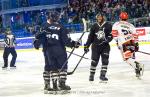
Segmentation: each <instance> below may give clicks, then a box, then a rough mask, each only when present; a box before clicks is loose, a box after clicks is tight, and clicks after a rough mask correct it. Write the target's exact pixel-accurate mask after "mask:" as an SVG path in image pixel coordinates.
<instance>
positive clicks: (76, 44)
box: [72, 41, 81, 48]
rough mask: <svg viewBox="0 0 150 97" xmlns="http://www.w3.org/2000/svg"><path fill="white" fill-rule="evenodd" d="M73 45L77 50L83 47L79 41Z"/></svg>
mask: <svg viewBox="0 0 150 97" xmlns="http://www.w3.org/2000/svg"><path fill="white" fill-rule="evenodd" d="M72 44H73V47H75V48H79V46H80V45H81V43H80V42H78V41H72Z"/></svg>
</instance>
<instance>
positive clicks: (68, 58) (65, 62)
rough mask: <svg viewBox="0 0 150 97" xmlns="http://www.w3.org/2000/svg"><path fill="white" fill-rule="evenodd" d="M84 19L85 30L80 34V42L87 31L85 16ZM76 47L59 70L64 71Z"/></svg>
mask: <svg viewBox="0 0 150 97" xmlns="http://www.w3.org/2000/svg"><path fill="white" fill-rule="evenodd" d="M82 21H83V25H84V31H83V33H82V35H81V36H80V38H79V39H78V42H79V41H80V40H81V39H82V37H83V35H84V34H85V32H86V31H87V24H86V20H85V19H84V18H82ZM74 50H75V47H74V48H73V49H72V51H71V52H70V54H69V55H68V57H67V60H66V61H65V62H64V64H63V65H62V67H61V69H60V70H59V72H61V71H62V69H63V68H64V66H65V65H66V64H67V62H68V60H69V58H70V57H71V55H72V53H73V52H74Z"/></svg>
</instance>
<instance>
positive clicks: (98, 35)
mask: <svg viewBox="0 0 150 97" xmlns="http://www.w3.org/2000/svg"><path fill="white" fill-rule="evenodd" d="M95 34H96V35H97V39H99V40H100V39H104V38H105V33H104V30H103V31H102V30H100V31H98V32H97V33H95Z"/></svg>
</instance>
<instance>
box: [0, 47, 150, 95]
mask: <svg viewBox="0 0 150 97" xmlns="http://www.w3.org/2000/svg"><path fill="white" fill-rule="evenodd" d="M149 48H150V45H147V46H142V48H140V50H142V51H145V52H149V53H150V49H149ZM17 53H18V57H17V62H16V65H17V69H16V70H9V69H8V70H1V69H0V97H150V56H149V55H144V54H141V53H137V54H136V56H137V60H138V61H140V62H141V63H143V64H145V72H144V75H143V77H142V79H141V80H138V79H137V78H136V77H135V73H134V69H133V68H132V67H131V66H129V65H128V64H126V63H125V62H123V61H122V58H121V55H120V52H119V50H118V49H117V48H116V47H112V48H111V52H110V62H109V68H108V73H107V76H108V78H109V81H108V83H107V84H104V83H99V72H100V66H101V61H100V63H99V65H98V67H97V71H96V75H95V81H94V82H93V83H90V82H89V81H88V77H89V67H90V60H86V59H83V60H82V62H81V63H80V65H79V67H78V68H77V70H76V71H75V73H74V74H73V75H69V76H68V79H67V84H68V85H70V86H71V88H72V90H71V93H70V94H66V95H50V94H44V93H43V86H44V85H43V78H42V73H43V67H44V60H43V54H42V51H41V50H40V51H37V50H30V51H29V50H26V51H20V50H17ZM74 53H77V54H80V55H82V54H83V49H82V48H81V49H78V50H76V51H75V52H74ZM0 57H1V59H0V66H2V65H3V59H2V53H0ZM86 57H88V58H90V52H89V53H88V54H87V55H86ZM10 59H11V56H10V57H9V60H10ZM78 60H79V57H76V56H72V57H71V58H70V60H69V64H68V65H69V69H68V71H72V70H73V67H74V66H75V65H76V63H77V62H78Z"/></svg>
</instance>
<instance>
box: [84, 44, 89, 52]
mask: <svg viewBox="0 0 150 97" xmlns="http://www.w3.org/2000/svg"><path fill="white" fill-rule="evenodd" d="M84 52H85V53H88V52H89V47H88V46H87V45H84Z"/></svg>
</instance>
